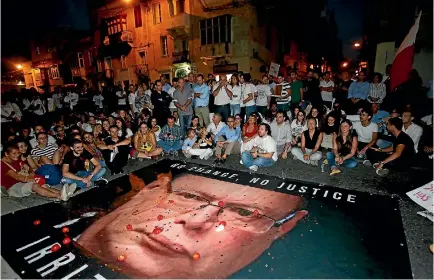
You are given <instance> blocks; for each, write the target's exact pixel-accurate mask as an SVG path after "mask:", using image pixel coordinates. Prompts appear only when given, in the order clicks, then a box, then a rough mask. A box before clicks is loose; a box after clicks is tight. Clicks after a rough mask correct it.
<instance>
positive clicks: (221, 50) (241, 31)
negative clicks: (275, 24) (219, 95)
mask: <svg viewBox="0 0 434 280" xmlns="http://www.w3.org/2000/svg"><path fill="white" fill-rule="evenodd" d="M156 3H158V1H149V2H147V3H141V4H140V5H141V15H142V27H138V28H136V27H135V20H134V7H133V6H131V7H129V8H123V9H122V8H120V10H119V12H121V11H122V12H123V13H126V15H127V30H129V31H131V32H132V33H133V43H132V44H131V45H132V50H131V52H130V53H129V54H128V56H127V65H128V71H125V70H122V71H121V69H120V68H118V67H119V65H120V64H116V66H115V63H114V62H115V60H116V59H117V58H113V57H112V61H113V68H114V80H115V82H117V81H121V80H122V81H124V80H125V78H126V76H125V75H127V74H126V73H128V78H129V79H128V80H129V81H130V83H137V75H136V72H137V69H138V68H142V67H143V65H142V61H141V57H140V55H139V52H142V51H144V52H146V64H147V70H148V73H149V76H150V78H151V80H155V79H158V78H159V77H160V75H161V74H169V75H170V78H172V77H174V76H175V72H176V70H177V69H178V68H179V67H184V68H185V70H186V72H187V73H188V72H190V71H193V72H197V73H203V74H205V75H206V74H208V73H213V66H214V65H216V64H225V63H226V64H233V63H238V70H239V71H243V72H250V73H251V74H252V76H253V77H254V78H260V76H259V75H260V73H259V67H260V66H261V65H263V64H267V65H269V63H270V62H271V61H273V59H274V54H273V53H272V52H271V51H270V50H268V49H266V48H265V47H264V45H265V40H266V39H265V38H266V36H264V27H260V26H259V25H258V23H257V13H256V9H255V8H254V7H253V6H252V5H250V4H244V5H243V6H241V7H237V8H224V9H220V10H216V11H207V12H205V11H204V10H203V7H202V5H201V4H200V2H199V1H198V0H185V4H184V13H181V14H177V15H175V16H170V14H169V3H168V1H163V0H162V1H160V2H159V3H160V5H161V12H162V14H161V18H162V20H161V23H156V24H154V20H153V18H154V17H153V4H156ZM174 3H175V4H174V5H175V7H174V8H175V10H176V3H177V1H174ZM207 3H208V2H207ZM228 3H231V1H229V2H228V1H227V0H213V1H212V3H208V4H209V6H218V5H221V4H228ZM104 9H105V8H104ZM104 9H103V8H101V9H100V10H99V12H98V13H99V19H100V20H101V19H103V18H104V17H107V16H108V14H107V13H106V12H105V10H104ZM111 13H112V14H113V12H112V11H111ZM227 14H230V15H232V31H231V32H232V38H231V40H230V42H229V46H228V47H229V52H228V54H226V50H225V49H226V47H225V44H213V45H204V46H202V45H201V40H200V26H199V22H200V20H203V19H208V18H214V17H217V16H221V15H227ZM169 30H170V31H169ZM173 30H175V31H176V32H174V31H173ZM177 34H181V35H177ZM99 36H100V34H99V32H96V33H95V36H94V40H95V42H97V44H98V46H97V47H99V43H100V42H101V41H100V40H99V39H98V38H99ZM162 36H167V39H168V40H167V43H168V55H167V56H163V55H162V41H161V37H162ZM273 38H275V36H274V37H273ZM183 39H186V40H188V50H189V56H190V60H191V64H186V63H183V64H175V65H174V63H173V62H174V60H173V57H172V53H175V52H179V51H181V45H182V44H181V42H182V40H183ZM254 50H255V51H256V52H257V56H258V57H259V59H257V58H253V51H254ZM202 57H208V58H210V60H207V61H206V64H207V65H205V64H204V63H203V60H202V59H201V58H202ZM212 57H214V58H215V57H218V58H216V59H212ZM102 62H103V61H102ZM120 75H121V76H120Z"/></svg>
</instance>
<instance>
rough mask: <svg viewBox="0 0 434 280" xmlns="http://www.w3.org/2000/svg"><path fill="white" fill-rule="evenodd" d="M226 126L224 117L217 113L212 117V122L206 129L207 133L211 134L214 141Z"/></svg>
mask: <svg viewBox="0 0 434 280" xmlns="http://www.w3.org/2000/svg"><path fill="white" fill-rule="evenodd" d="M225 126H226V124H225V123H224V122H222V116H221V115H220V114H219V113H215V114H214V116H213V117H212V122H211V123H210V124H209V125H208V127H207V128H206V131H207V132H208V133H209V132H211V138H212V139H213V140H214V137H215V136H216V135H217V134H218V133H219V132H220V130H221V129H222V128H223V127H225Z"/></svg>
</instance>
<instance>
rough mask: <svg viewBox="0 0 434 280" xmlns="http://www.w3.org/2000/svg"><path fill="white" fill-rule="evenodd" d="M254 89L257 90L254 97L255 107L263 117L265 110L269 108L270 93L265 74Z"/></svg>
mask: <svg viewBox="0 0 434 280" xmlns="http://www.w3.org/2000/svg"><path fill="white" fill-rule="evenodd" d="M256 89H257V91H258V97H256V109H257V110H258V112H259V113H260V114H261V115H262V116H263V117H265V114H266V113H267V110H268V109H269V108H270V102H271V95H272V93H271V89H270V86H269V80H268V76H267V75H264V76H263V77H262V84H259V85H257V86H256Z"/></svg>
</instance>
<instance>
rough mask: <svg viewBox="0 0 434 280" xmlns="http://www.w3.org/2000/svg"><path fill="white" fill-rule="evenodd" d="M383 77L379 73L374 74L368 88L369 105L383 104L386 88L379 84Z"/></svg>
mask: <svg viewBox="0 0 434 280" xmlns="http://www.w3.org/2000/svg"><path fill="white" fill-rule="evenodd" d="M382 79H383V76H382V75H381V74H380V73H374V77H373V79H372V84H370V86H369V95H368V101H369V102H371V103H378V104H381V103H383V100H384V98H385V97H386V86H385V85H384V84H383V83H381V80H382Z"/></svg>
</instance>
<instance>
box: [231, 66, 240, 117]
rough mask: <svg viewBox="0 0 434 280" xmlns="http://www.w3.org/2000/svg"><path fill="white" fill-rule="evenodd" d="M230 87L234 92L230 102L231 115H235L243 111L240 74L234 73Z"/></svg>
mask: <svg viewBox="0 0 434 280" xmlns="http://www.w3.org/2000/svg"><path fill="white" fill-rule="evenodd" d="M228 89H229V90H230V91H231V92H232V97H231V102H230V103H229V104H230V108H231V116H235V115H237V114H239V113H241V106H240V100H241V86H240V79H239V78H238V74H232V76H231V82H230V84H229V85H228Z"/></svg>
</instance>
